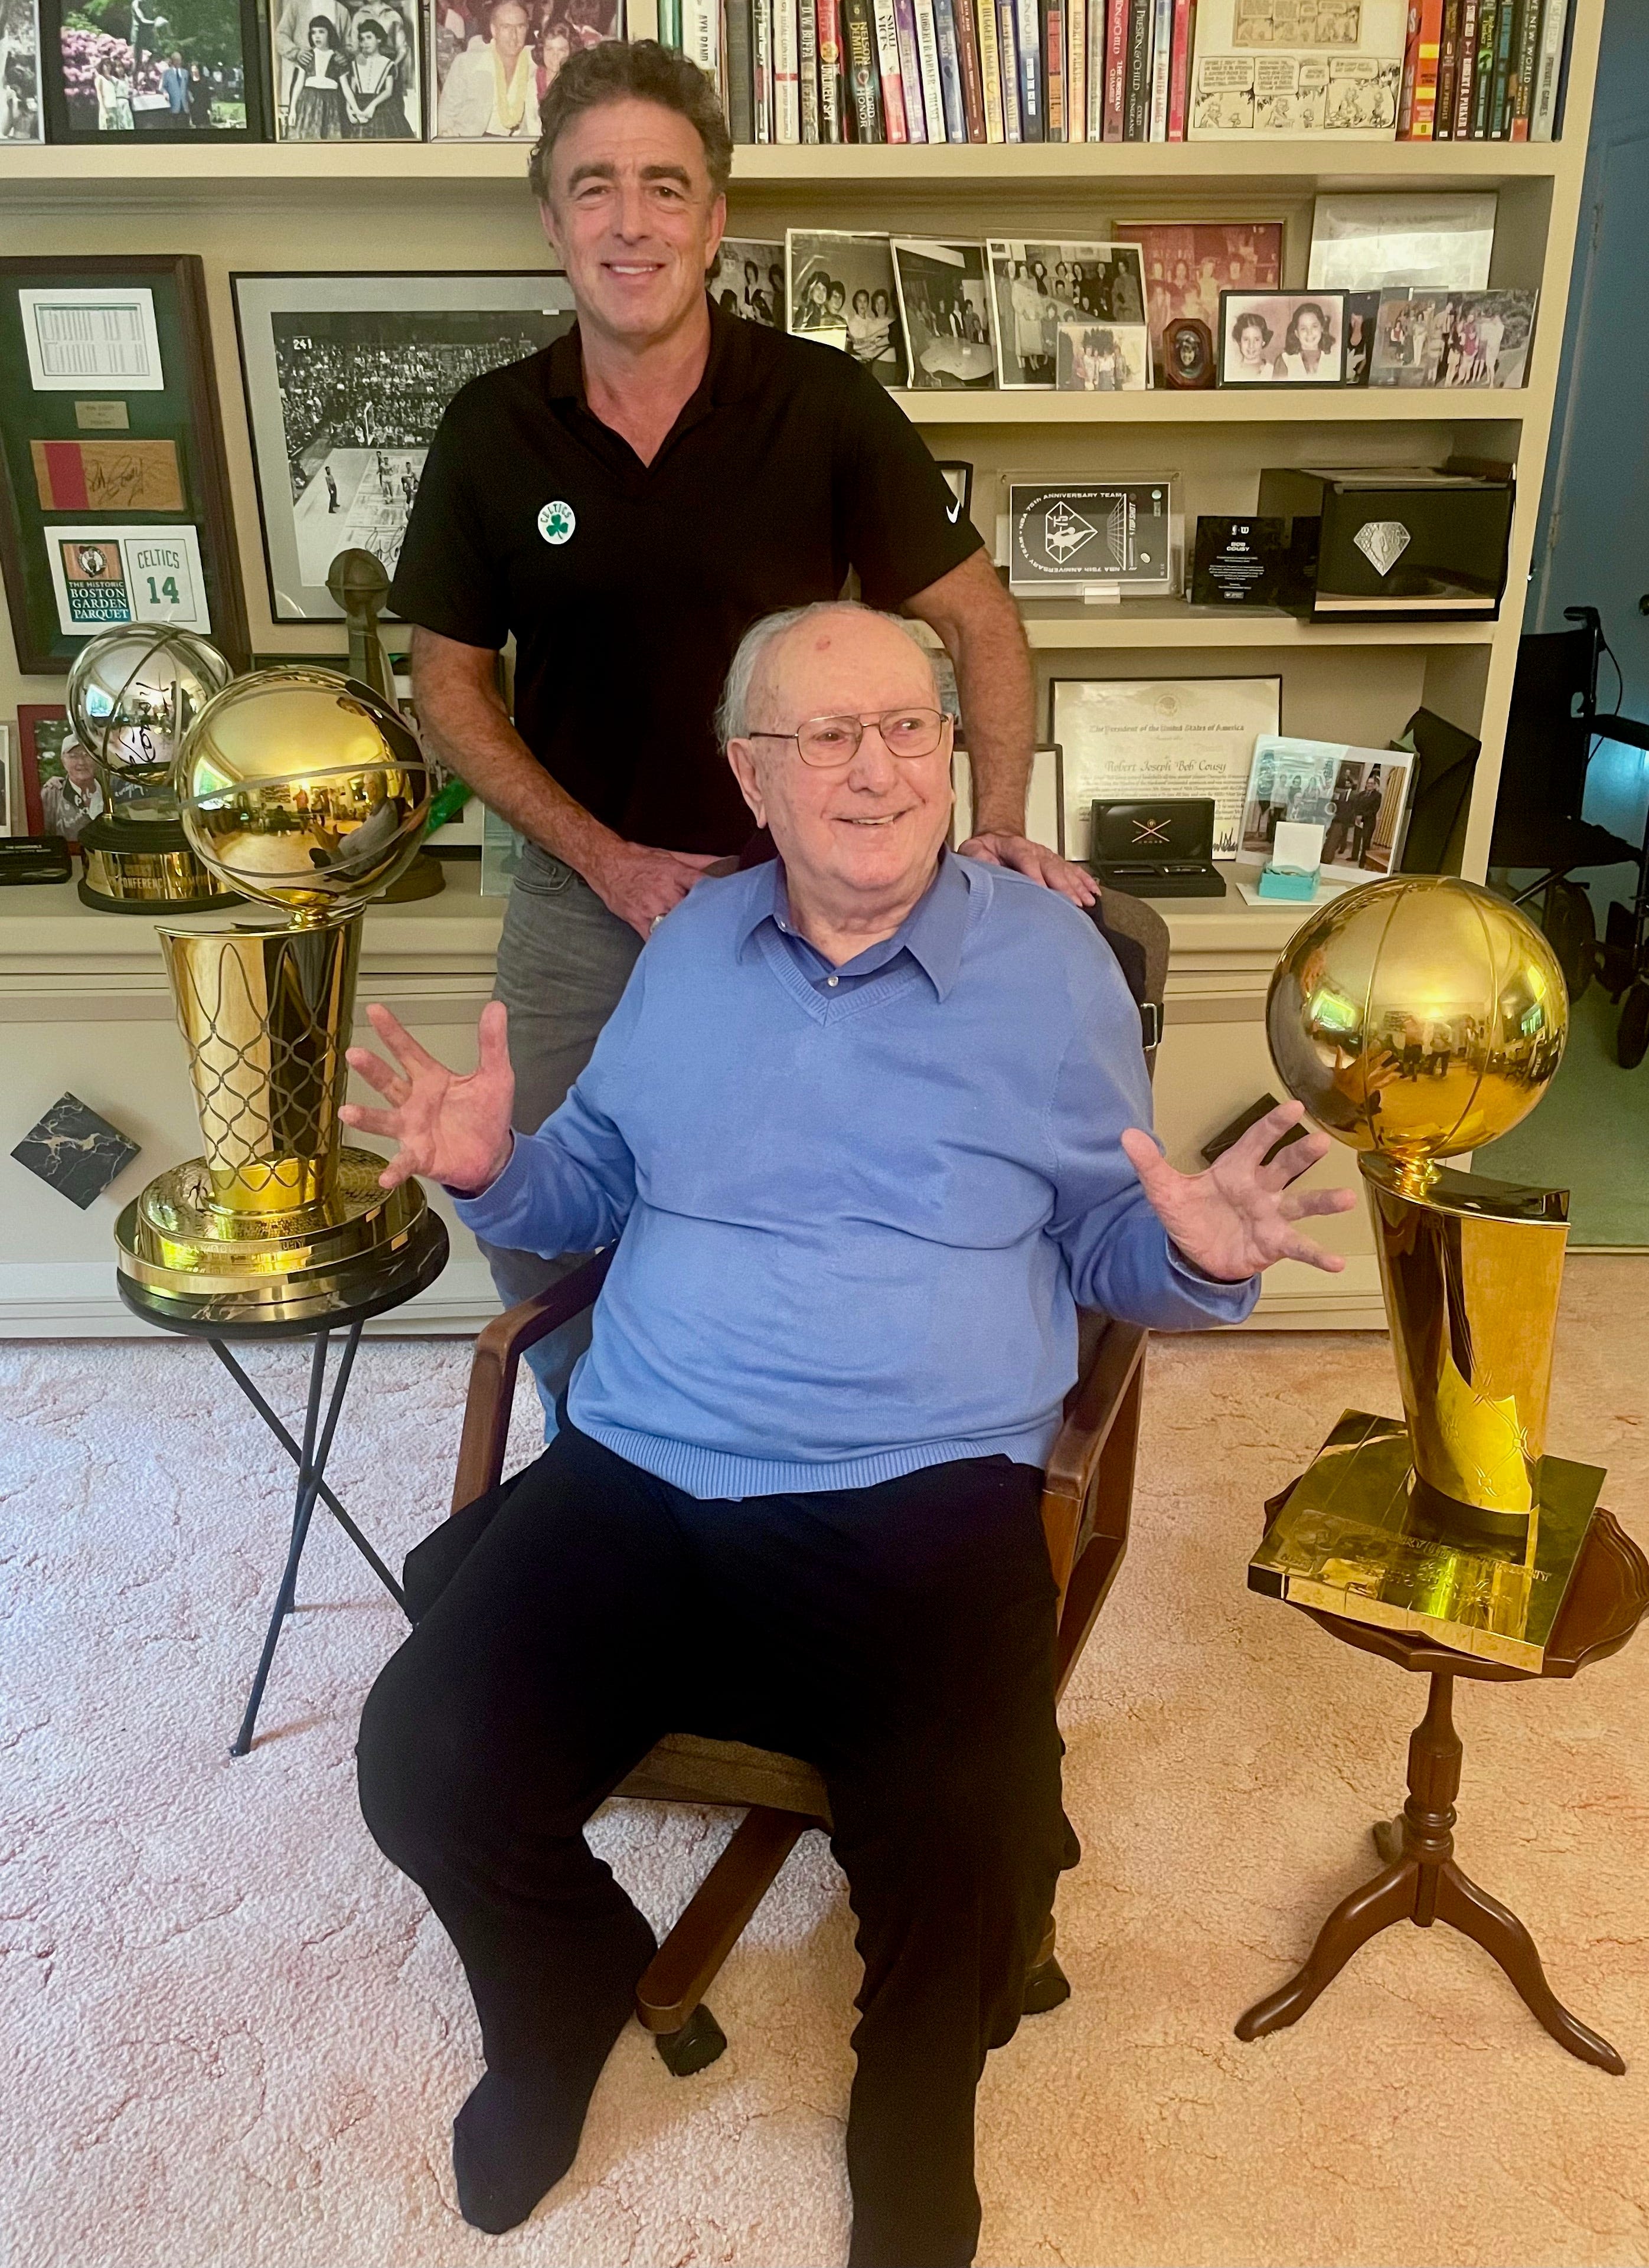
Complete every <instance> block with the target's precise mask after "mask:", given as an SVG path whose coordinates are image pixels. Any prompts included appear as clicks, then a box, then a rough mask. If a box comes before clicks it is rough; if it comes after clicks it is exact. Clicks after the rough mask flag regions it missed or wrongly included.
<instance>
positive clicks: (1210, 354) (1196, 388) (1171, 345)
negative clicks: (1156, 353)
mask: <svg viewBox="0 0 1649 2268" xmlns="http://www.w3.org/2000/svg"><path fill="white" fill-rule="evenodd" d="M1162 355H1163V366H1162V382H1163V384H1164V386H1166V387H1172V388H1173V389H1174V392H1176V393H1179V394H1192V393H1199V392H1201V391H1202V390H1203V388H1204V387H1211V386H1212V384H1213V383H1214V378H1215V369H1214V363H1215V355H1214V334H1213V332H1212V331H1211V329H1210V328H1209V327H1208V325H1207V324H1206V323H1205V322H1204V320H1203V319H1202V317H1201V316H1200V315H1175V316H1174V320H1172V321H1171V322H1170V323H1169V325H1168V328H1167V333H1166V334H1165V335H1164V338H1163V342H1162Z"/></svg>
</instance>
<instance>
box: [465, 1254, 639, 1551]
mask: <svg viewBox="0 0 1649 2268" xmlns="http://www.w3.org/2000/svg"><path fill="white" fill-rule="evenodd" d="M617 1249H618V1247H617V1246H616V1245H609V1246H608V1247H607V1249H606V1251H604V1252H598V1253H596V1254H595V1255H593V1257H592V1258H590V1259H588V1260H586V1261H585V1263H584V1265H583V1267H581V1268H575V1269H574V1270H573V1271H572V1273H571V1276H563V1278H561V1280H560V1282H559V1283H556V1284H552V1285H550V1286H549V1288H548V1291H544V1292H539V1293H537V1294H536V1296H535V1297H534V1298H533V1299H531V1300H522V1301H521V1303H520V1305H519V1307H511V1308H510V1309H508V1310H507V1312H506V1313H505V1314H502V1315H495V1316H494V1318H493V1320H492V1322H490V1323H489V1324H488V1325H487V1326H486V1328H485V1329H483V1330H482V1333H481V1334H480V1336H479V1337H478V1338H477V1339H476V1341H475V1356H474V1359H473V1360H472V1361H471V1363H470V1366H469V1391H468V1393H467V1395H466V1396H465V1400H464V1431H463V1435H462V1437H461V1439H460V1442H459V1445H458V1474H457V1477H456V1479H455V1480H454V1482H453V1511H454V1512H461V1511H462V1510H463V1508H464V1506H466V1505H467V1504H474V1502H475V1499H476V1498H477V1497H478V1496H485V1495H486V1493H487V1491H488V1490H489V1489H494V1488H497V1485H498V1483H499V1481H500V1480H501V1479H502V1477H503V1475H504V1445H505V1443H506V1442H507V1441H508V1440H509V1438H510V1412H511V1410H512V1406H513V1403H514V1401H515V1375H516V1373H517V1371H518V1370H519V1368H520V1364H521V1357H522V1356H523V1355H524V1354H525V1353H526V1350H527V1349H528V1347H532V1346H536V1345H537V1344H538V1343H539V1341H540V1339H544V1338H548V1337H549V1334H550V1333H551V1331H558V1330H559V1329H561V1327H562V1325H563V1323H570V1322H571V1321H572V1319H573V1317H574V1316H575V1315H581V1314H583V1313H584V1311H585V1308H586V1307H593V1306H594V1304H595V1300H596V1295H597V1293H598V1292H600V1289H601V1285H602V1284H603V1283H604V1281H605V1280H606V1277H607V1270H608V1269H609V1268H610V1267H611V1266H612V1264H613V1255H614V1253H615V1251H616V1250H617Z"/></svg>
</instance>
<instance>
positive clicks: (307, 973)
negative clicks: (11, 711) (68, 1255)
mask: <svg viewBox="0 0 1649 2268" xmlns="http://www.w3.org/2000/svg"><path fill="white" fill-rule="evenodd" d="M174 782H175V788H176V793H177V799H178V804H179V808H180V816H181V823H182V828H183V832H184V834H185V836H187V838H188V843H189V845H190V847H191V849H192V850H193V851H194V852H195V855H196V856H197V857H198V858H199V859H200V861H201V863H202V865H203V866H204V867H205V868H206V869H207V871H208V872H209V873H211V874H214V875H216V876H217V878H218V880H220V881H221V882H222V883H223V884H224V885H225V887H227V888H230V889H232V890H235V891H237V892H239V894H240V895H243V896H245V897H247V898H251V899H254V900H258V901H261V902H263V903H265V904H268V905H271V906H276V907H280V908H282V909H284V910H285V911H286V912H287V914H288V915H289V917H290V919H289V921H288V923H287V924H286V926H284V927H283V928H280V929H269V930H251V929H248V928H245V927H240V928H236V929H232V930H220V931H217V932H207V931H198V930H162V931H161V932H159V934H160V938H161V942H162V945H163V946H164V949H165V952H166V966H167V972H168V974H169V976H170V977H171V980H172V988H173V995H174V997H175V998H176V1001H177V1009H178V1020H179V1021H180V1024H181V1025H182V1027H183V1034H184V1037H185V1039H186V1041H187V1042H188V1051H189V1071H190V1077H191V1079H192V1080H193V1083H194V1087H195V1108H196V1110H197V1112H198V1114H199V1117H200V1124H201V1140H202V1145H203V1147H204V1155H203V1156H202V1157H199V1158H195V1159H191V1160H189V1162H188V1164H187V1165H183V1166H178V1167H173V1169H172V1171H171V1172H169V1173H165V1174H162V1175H159V1176H158V1178H157V1179H156V1180H154V1181H152V1182H151V1183H150V1184H149V1186H148V1188H147V1189H144V1192H143V1194H142V1196H141V1197H138V1198H136V1201H135V1202H134V1203H133V1204H129V1205H128V1206H127V1207H126V1209H125V1211H123V1212H122V1213H121V1217H120V1221H119V1224H118V1226H117V1227H116V1230H115V1239H116V1242H117V1244H118V1246H119V1270H120V1281H121V1294H122V1296H123V1297H124V1299H125V1300H126V1301H127V1303H128V1305H129V1306H130V1307H133V1308H134V1309H135V1310H136V1312H137V1313H139V1314H144V1315H146V1316H148V1317H149V1318H150V1319H151V1320H152V1321H154V1322H159V1323H163V1324H170V1325H171V1326H172V1327H173V1329H179V1328H181V1329H206V1330H210V1329H211V1328H212V1327H213V1326H214V1325H219V1326H222V1327H223V1328H225V1329H230V1330H232V1329H246V1328H247V1327H252V1328H254V1329H256V1328H258V1327H262V1328H264V1329H276V1330H278V1329H287V1330H291V1331H293V1332H300V1331H313V1330H316V1329H324V1328H325V1327H326V1324H327V1322H328V1319H330V1318H342V1317H344V1316H350V1317H353V1318H362V1317H364V1316H366V1315H370V1314H374V1313H378V1312H379V1311H381V1310H382V1309H383V1308H386V1307H393V1306H394V1305H396V1304H397V1303H398V1302H400V1301H401V1300H405V1299H408V1298H410V1297H411V1296H412V1294H413V1293H414V1292H416V1291H419V1290H422V1289H423V1285H425V1284H426V1283H430V1282H432V1281H433V1280H434V1278H435V1277H436V1276H437V1275H438V1274H439V1272H440V1270H441V1267H442V1265H443V1264H444V1263H445V1257H446V1234H445V1230H444V1228H443V1227H442V1226H441V1223H440V1221H439V1220H438V1219H437V1218H436V1216H435V1215H434V1214H432V1213H431V1212H430V1211H429V1210H428V1208H427V1206H426V1205H425V1203H424V1198H423V1190H422V1189H420V1188H419V1186H418V1184H417V1182H403V1183H402V1184H401V1187H400V1188H399V1189H394V1190H393V1191H386V1190H384V1189H380V1188H379V1174H380V1172H381V1171H382V1168H383V1160H382V1159H381V1158H379V1157H377V1156H375V1155H373V1153H372V1152H370V1151H366V1150H355V1149H346V1148H344V1147H343V1146H342V1143H341V1140H340V1131H341V1130H340V1123H339V1119H338V1106H339V1104H340V1103H341V1102H342V1100H343V1096H344V1089H345V1085H346V1082H347V1079H348V1076H349V1073H348V1065H347V1064H346V1062H345V1060H344V1052H343V1051H344V1049H345V1048H346V1047H347V1045H348V1044H349V1039H350V1025H351V1021H352V1019H353V1013H354V1003H355V980H356V972H357V966H358V964H359V961H360V951H361V927H362V918H361V917H362V909H363V908H364V905H365V903H366V901H367V900H368V899H369V898H371V897H373V896H375V895H377V894H378V893H379V891H381V890H382V889H383V888H384V887H385V886H386V883H388V882H390V881H393V880H394V877H395V876H396V875H397V874H398V873H401V871H402V869H403V868H404V867H405V866H406V865H408V864H409V862H410V860H411V859H412V858H414V857H415V856H416V852H417V849H418V844H419V842H420V840H421V839H422V836H423V829H424V823H425V820H426V818H427V816H428V811H429V777H428V773H427V770H426V769H425V765H424V761H423V755H422V753H421V752H420V750H419V747H418V744H417V742H416V740H415V739H414V738H413V735H412V733H411V731H410V730H409V727H408V725H406V724H405V723H404V722H403V721H402V719H401V717H400V716H399V715H398V714H397V712H396V711H395V710H394V707H393V705H392V704H391V703H389V702H387V701H386V700H385V699H383V698H382V696H380V695H379V694H377V693H375V692H374V691H373V690H372V689H371V688H370V687H369V686H364V685H360V684H357V683H355V682H353V681H351V680H350V679H348V678H345V677H342V676H340V675H337V674H334V673H333V672H332V671H329V670H325V669H312V668H299V667H291V668H280V669H267V670H260V671H255V672H254V673H253V674H251V675H250V676H247V677H241V678H238V679H236V680H235V681H234V682H233V683H232V685H230V686H229V687H228V688H227V689H226V690H225V691H223V692H220V693H218V694H217V696H215V697H214V698H213V699H211V700H210V701H209V702H208V703H206V705H205V706H204V708H202V711H201V712H200V713H199V715H198V716H196V717H195V719H194V722H193V723H192V724H191V725H190V726H189V728H188V733H187V735H186V737H185V739H184V741H183V745H182V747H181V749H180V752H179V755H178V759H177V764H176V770H175V775H174Z"/></svg>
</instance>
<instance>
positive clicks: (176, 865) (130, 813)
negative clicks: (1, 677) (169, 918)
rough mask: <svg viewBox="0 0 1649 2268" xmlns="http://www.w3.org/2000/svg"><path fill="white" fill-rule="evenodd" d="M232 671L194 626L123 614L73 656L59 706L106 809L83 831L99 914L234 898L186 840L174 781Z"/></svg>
mask: <svg viewBox="0 0 1649 2268" xmlns="http://www.w3.org/2000/svg"><path fill="white" fill-rule="evenodd" d="M231 676H232V671H231V669H230V666H229V664H228V663H227V662H226V661H225V659H224V657H223V655H222V654H221V653H219V652H218V651H217V647H216V646H214V645H209V644H207V642H206V640H205V639H204V638H203V637H196V636H195V633H194V631H193V630H174V629H168V628H166V627H165V626H164V625H155V624H150V623H144V622H128V623H123V624H121V626H120V627H119V628H118V629H114V630H99V633H98V635H97V636H96V637H93V638H88V639H87V640H86V643H85V645H83V646H82V647H81V649H80V651H79V652H78V653H77V655H76V656H75V659H74V664H73V666H72V667H71V668H70V672H69V684H68V688H67V690H66V693H65V696H64V705H65V706H66V708H67V709H68V711H69V722H70V725H71V727H72V728H73V732H74V736H75V738H76V740H78V741H79V743H80V745H81V747H83V748H84V749H85V752H86V754H87V755H89V756H90V757H91V759H92V763H93V765H94V766H95V767H96V770H97V775H98V782H99V786H100V787H101V788H102V790H103V809H102V810H101V811H100V812H99V814H98V816H97V817H96V818H95V819H92V820H88V821H87V822H86V824H85V827H83V828H81V830H80V848H81V851H82V852H83V853H84V854H85V873H83V875H82V876H81V880H80V895H81V897H82V898H83V899H84V900H85V903H86V904H87V905H89V906H96V907H98V908H99V909H101V910H102V911H103V912H105V913H114V914H124V913H135V914H151V913H153V912H155V911H156V909H158V908H161V907H164V908H165V909H166V910H167V911H169V912H172V913H191V912H199V911H202V910H203V909H206V908H209V907H212V906H227V905H232V904H233V903H234V900H233V898H232V896H231V895H227V894H225V892H224V891H222V890H220V889H219V888H218V887H217V884H216V883H215V882H214V881H213V880H212V877H211V876H210V874H209V873H207V871H206V869H205V868H204V867H203V866H202V865H201V863H200V861H199V859H198V858H195V854H194V852H193V851H191V850H190V849H189V846H188V839H187V837H186V836H185V835H184V832H183V828H182V825H181V823H180V816H179V812H178V805H177V797H176V795H175V793H174V792H173V784H172V773H173V764H174V762H175V761H176V758H177V753H178V750H179V748H180V746H181V745H182V741H183V736H184V734H185V733H187V732H188V728H189V726H190V725H192V724H193V723H194V721H195V718H196V717H198V716H199V714H200V712H201V711H202V709H203V708H204V707H205V706H206V703H208V702H209V701H210V699H211V698H212V696H213V695H214V694H217V693H221V692H222V690H223V689H224V688H225V686H226V685H227V684H228V682H229V681H230V678H231Z"/></svg>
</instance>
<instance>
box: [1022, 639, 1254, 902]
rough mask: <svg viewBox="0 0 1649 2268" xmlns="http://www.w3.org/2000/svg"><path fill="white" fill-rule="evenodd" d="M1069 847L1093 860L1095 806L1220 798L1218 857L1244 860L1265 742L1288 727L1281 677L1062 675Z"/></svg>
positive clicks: (1059, 714)
mask: <svg viewBox="0 0 1649 2268" xmlns="http://www.w3.org/2000/svg"><path fill="white" fill-rule="evenodd" d="M1052 692H1053V729H1052V732H1051V733H1050V735H1049V737H1050V738H1051V739H1052V740H1056V741H1057V742H1058V744H1059V748H1060V773H1061V778H1060V842H1059V846H1058V847H1059V849H1060V851H1062V852H1063V853H1064V856H1065V857H1066V858H1075V859H1078V860H1086V858H1087V856H1088V851H1089V844H1088V821H1089V814H1090V812H1091V809H1092V806H1093V803H1094V802H1095V800H1096V799H1097V800H1100V801H1106V800H1126V799H1142V800H1144V799H1153V798H1175V797H1182V796H1195V797H1210V796H1211V797H1212V799H1213V803H1214V856H1215V858H1235V857H1236V855H1237V846H1238V837H1239V834H1240V828H1241V824H1242V806H1243V799H1244V796H1245V794H1246V792H1247V789H1248V774H1249V770H1250V769H1251V767H1252V764H1253V761H1254V747H1255V741H1256V740H1258V739H1259V738H1260V737H1261V735H1262V734H1263V733H1275V732H1277V729H1278V724H1279V720H1280V718H1281V715H1282V706H1283V681H1282V679H1281V678H1280V677H1061V678H1056V679H1055V680H1054V684H1053V689H1052Z"/></svg>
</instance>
